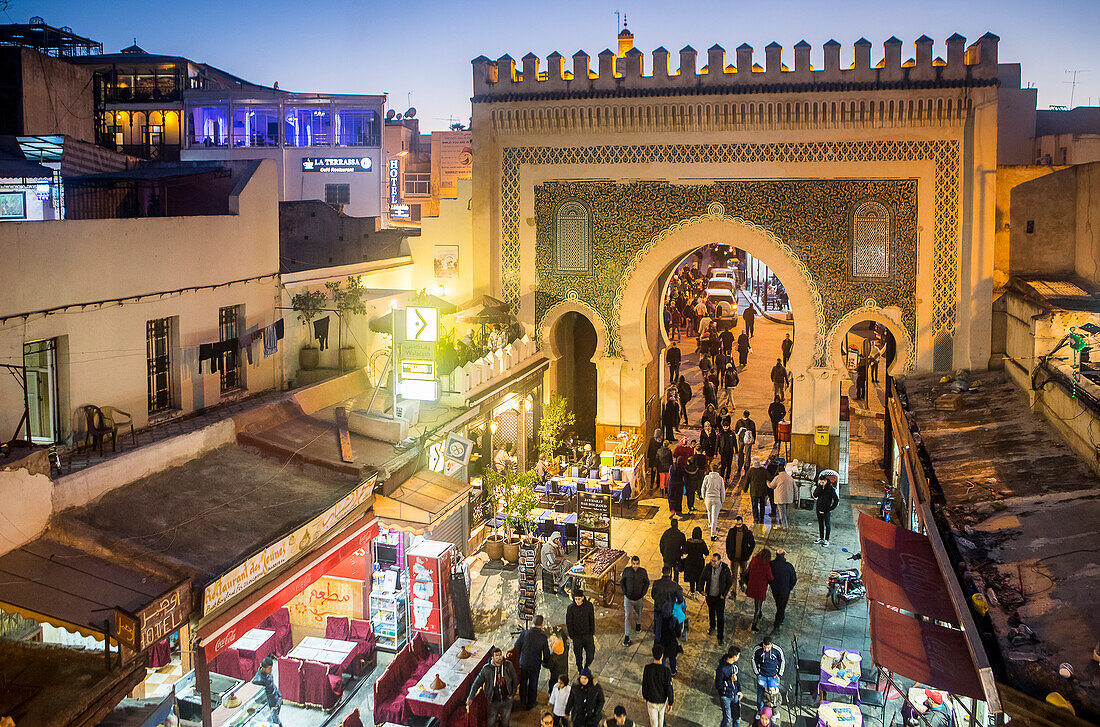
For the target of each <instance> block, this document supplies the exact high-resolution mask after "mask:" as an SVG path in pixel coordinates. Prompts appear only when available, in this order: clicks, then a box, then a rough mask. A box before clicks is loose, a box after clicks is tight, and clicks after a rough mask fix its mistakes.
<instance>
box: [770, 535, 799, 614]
mask: <svg viewBox="0 0 1100 727" xmlns="http://www.w3.org/2000/svg"><path fill="white" fill-rule="evenodd" d="M772 576H773V577H774V580H773V581H772V584H771V585H772V598H774V599H775V625H774V626H773V627H772V630H773V631H778V630H779V627H780V626H782V625H783V617H784V616H785V615H786V613H787V601H789V600H790V598H791V591H792V590H794V584H795V583H797V582H798V574H796V573H795V572H794V566H793V565H791V564H790V563H788V562H787V551H785V550H783V548H780V549H779V550H777V551H775V558H773V559H772Z"/></svg>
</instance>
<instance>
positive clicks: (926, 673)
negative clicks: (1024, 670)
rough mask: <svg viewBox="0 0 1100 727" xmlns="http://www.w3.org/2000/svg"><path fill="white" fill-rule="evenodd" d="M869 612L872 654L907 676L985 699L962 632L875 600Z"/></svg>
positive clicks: (875, 658)
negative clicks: (907, 613) (923, 619)
mask: <svg viewBox="0 0 1100 727" xmlns="http://www.w3.org/2000/svg"><path fill="white" fill-rule="evenodd" d="M869 607H870V611H871V656H872V657H873V658H874V662H875V663H876V664H878V665H879V666H881V667H883V668H885V669H889V670H890V671H892V672H895V673H897V674H900V675H901V676H904V677H906V678H907V679H912V680H913V681H916V682H920V683H922V684H927V685H928V686H931V687H935V688H936V689H943V690H944V691H947V692H950V693H952V694H958V695H962V696H966V697H973V698H974V699H981V700H984V699H986V695H985V692H984V690H983V689H982V683H981V680H980V679H979V678H978V672H977V670H976V669H975V668H974V662H973V661H972V660H971V658H970V651H969V648H968V647H967V644H966V637H965V636H964V635H963V632H962V631H957V630H955V629H951V628H947V627H946V626H940V625H938V624H935V623H932V622H931V621H921V620H918V619H916V618H913V617H912V616H907V615H906V614H904V613H901V612H900V611H895V610H893V609H891V608H890V607H889V606H884V605H882V604H881V603H878V602H876V601H869Z"/></svg>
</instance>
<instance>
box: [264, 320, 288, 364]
mask: <svg viewBox="0 0 1100 727" xmlns="http://www.w3.org/2000/svg"><path fill="white" fill-rule="evenodd" d="M261 336H262V338H263V339H264V358H267V357H268V356H271V355H272V354H274V353H275V352H276V351H278V350H279V343H278V342H279V341H281V340H282V339H283V319H282V318H280V319H279V320H277V321H275V322H274V323H272V324H271V325H270V326H266V327H265V328H264V329H263V332H262V333H261Z"/></svg>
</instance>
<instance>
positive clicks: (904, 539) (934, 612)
mask: <svg viewBox="0 0 1100 727" xmlns="http://www.w3.org/2000/svg"><path fill="white" fill-rule="evenodd" d="M859 546H860V551H861V559H862V568H861V570H862V574H863V585H864V586H866V588H867V595H868V596H869V597H870V598H871V599H873V600H875V601H881V602H882V603H888V604H890V605H891V606H896V607H898V608H900V609H902V610H905V611H909V612H911V613H919V614H920V615H921V616H926V617H928V618H931V619H935V620H936V621H943V622H944V623H949V624H951V625H953V626H959V617H958V616H957V615H956V614H955V609H954V608H953V607H952V605H951V595H950V594H949V593H948V592H947V585H946V584H945V583H944V582H943V575H942V574H941V573H940V569H939V566H938V565H937V564H936V556H935V553H933V552H932V545H931V543H929V542H928V537H927V536H925V535H921V534H920V533H914V532H913V531H911V530H906V529H905V528H899V527H898V526H896V525H892V524H890V523H888V522H883V521H882V520H879V519H877V518H873V517H871V516H869V515H867V514H865V513H860V514H859Z"/></svg>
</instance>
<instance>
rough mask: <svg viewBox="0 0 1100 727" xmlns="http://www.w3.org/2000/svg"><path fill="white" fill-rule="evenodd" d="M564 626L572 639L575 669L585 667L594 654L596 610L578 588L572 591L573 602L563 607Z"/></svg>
mask: <svg viewBox="0 0 1100 727" xmlns="http://www.w3.org/2000/svg"><path fill="white" fill-rule="evenodd" d="M565 627H566V629H568V630H569V638H570V639H572V640H573V656H574V658H576V660H577V671H580V670H581V669H587V668H588V667H589V666H590V665H591V664H592V658H593V657H594V656H595V655H596V612H595V611H594V610H593V609H592V604H591V603H590V602H589V600H588V599H587V598H585V597H584V591H582V590H581V589H579V588H578V589H577V590H575V591H573V602H572V603H571V604H569V608H567V609H565ZM582 654H583V655H584V660H583V663H582V660H581V655H582Z"/></svg>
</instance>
